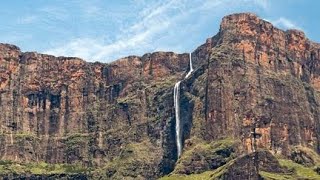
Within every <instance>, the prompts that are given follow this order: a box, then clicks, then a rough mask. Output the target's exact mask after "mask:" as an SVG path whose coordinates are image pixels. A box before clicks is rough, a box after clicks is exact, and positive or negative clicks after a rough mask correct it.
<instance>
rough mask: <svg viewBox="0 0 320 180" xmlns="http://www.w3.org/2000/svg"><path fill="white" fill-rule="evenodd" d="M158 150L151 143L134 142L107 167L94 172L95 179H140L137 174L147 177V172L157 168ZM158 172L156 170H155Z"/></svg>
mask: <svg viewBox="0 0 320 180" xmlns="http://www.w3.org/2000/svg"><path fill="white" fill-rule="evenodd" d="M157 153H158V152H157V148H155V147H154V145H153V144H151V142H150V141H147V140H145V141H143V142H134V143H130V144H128V145H127V146H125V147H124V149H123V150H122V151H121V152H120V154H119V156H118V157H116V158H115V159H113V160H111V161H109V162H108V163H107V164H106V166H105V167H103V168H100V169H97V170H95V171H93V172H92V174H93V177H94V178H102V179H110V178H112V179H125V178H126V177H130V178H135V179H136V178H139V177H140V176H138V175H137V174H139V175H141V176H145V175H144V173H146V171H145V170H144V169H149V168H151V167H156V165H155V164H153V163H154V162H157V161H156V160H157V157H158V155H157ZM154 172H156V170H154Z"/></svg>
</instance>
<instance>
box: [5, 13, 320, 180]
mask: <svg viewBox="0 0 320 180" xmlns="http://www.w3.org/2000/svg"><path fill="white" fill-rule="evenodd" d="M192 60H193V64H194V66H195V67H194V69H195V71H194V73H193V74H192V75H191V76H190V77H189V78H188V79H186V80H184V81H182V84H181V97H180V103H181V104H180V109H181V122H183V124H182V126H183V140H184V142H185V143H184V146H185V148H186V149H188V148H189V149H197V148H193V147H194V146H196V145H197V141H195V142H194V141H191V140H190V139H197V140H199V142H201V143H204V144H205V143H210V142H214V141H217V140H220V139H224V138H229V139H230V138H231V139H233V140H234V141H237V142H239V146H238V149H237V150H232V152H237V153H238V154H243V153H248V152H251V151H252V141H251V140H252V138H251V130H252V128H253V127H255V128H256V131H257V132H258V133H260V134H261V138H259V139H257V148H259V149H266V150H268V151H270V152H271V153H273V154H279V155H284V156H286V157H291V152H292V148H293V147H295V146H303V147H306V148H310V149H313V150H314V151H315V152H316V153H320V118H319V110H320V109H319V102H320V101H319V98H318V94H319V91H320V63H319V62H320V44H318V43H314V42H312V41H310V40H308V39H307V38H306V37H305V35H304V33H303V32H300V31H297V30H288V31H282V30H280V29H277V28H276V27H274V26H272V24H270V23H269V22H266V21H264V20H261V19H259V18H258V17H257V16H256V15H253V14H250V13H242V14H233V15H229V16H226V17H224V18H223V20H222V23H221V26H220V31H219V33H218V34H217V35H216V36H214V37H212V38H209V39H208V40H207V41H206V43H205V44H203V45H201V46H200V47H199V48H197V49H196V50H195V51H194V52H193V53H192ZM188 70H189V56H188V54H175V53H172V52H155V53H152V54H145V55H143V56H142V57H138V56H129V57H126V58H123V59H120V60H117V61H115V62H112V63H110V64H102V63H87V62H85V61H83V60H81V59H79V58H72V57H68V58H67V57H54V56H50V55H43V54H38V53H34V52H26V53H24V52H21V51H20V50H19V48H18V47H16V46H13V45H8V44H0V112H1V113H0V123H1V127H0V133H1V134H0V139H1V141H0V143H1V146H0V158H1V160H10V161H12V162H15V163H22V164H23V163H39V162H46V163H50V164H76V165H79V166H81V167H84V168H90V167H94V168H95V169H97V168H98V169H99V170H97V171H93V172H92V173H90V176H92V177H97V178H98V177H102V178H112V179H122V178H136V179H153V178H156V177H160V176H163V175H165V174H168V173H170V172H171V171H173V170H174V168H175V163H176V161H177V154H176V144H175V129H174V128H175V117H174V116H175V115H174V108H173V107H174V106H173V87H174V84H175V82H177V81H178V80H181V79H183V77H184V75H185V74H186V73H187V72H188ZM189 140H190V141H189ZM203 152H206V153H205V154H206V156H210V151H207V150H203ZM215 153H217V152H215ZM193 154H194V153H193ZM182 156H184V154H183V155H182ZM228 157H229V156H228ZM204 159H208V158H207V157H206V158H204ZM229 160H230V159H228V161H229ZM208 162H210V163H209V164H208V163H196V164H198V165H199V164H200V166H201V164H205V167H204V166H203V167H197V168H194V167H193V168H192V167H187V169H188V173H195V172H196V173H200V171H199V170H201V172H203V171H205V170H210V168H217V167H216V166H213V165H210V164H212V163H215V160H214V159H209V161H208ZM221 162H223V163H222V164H221V165H223V164H225V163H226V162H225V161H224V160H221ZM189 164H191V165H192V164H194V163H189ZM216 164H219V163H216ZM26 171H27V170H26ZM176 171H178V170H176ZM179 172H185V171H184V170H183V169H179ZM27 173H31V174H32V173H33V172H32V171H31V172H27Z"/></svg>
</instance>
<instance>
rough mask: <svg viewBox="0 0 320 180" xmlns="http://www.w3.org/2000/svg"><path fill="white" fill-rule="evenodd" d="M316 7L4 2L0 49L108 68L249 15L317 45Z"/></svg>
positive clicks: (299, 2) (210, 0) (188, 44)
mask: <svg viewBox="0 0 320 180" xmlns="http://www.w3.org/2000/svg"><path fill="white" fill-rule="evenodd" d="M319 7H320V1H318V0H90V1H87V0H51V1H47V0H29V1H27V0H26V1H20V0H10V1H3V2H1V6H0V27H1V28H0V42H2V43H10V44H15V45H17V46H19V47H20V48H21V49H22V51H37V52H40V53H47V54H53V55H56V56H77V57H80V58H83V59H85V60H87V61H102V62H110V61H113V60H116V59H118V58H121V57H124V56H128V55H143V54H144V53H147V52H153V51H174V52H177V53H183V52H190V51H193V50H194V49H195V48H196V47H197V46H199V45H200V44H202V43H203V42H205V39H206V38H208V37H211V36H213V35H214V34H216V33H217V32H218V29H219V24H220V21H221V18H222V17H223V16H225V15H228V14H231V13H236V12H253V13H256V14H258V15H259V16H260V17H261V18H263V19H267V20H268V21H270V22H272V23H273V24H275V25H276V26H277V27H280V28H282V29H290V28H297V29H301V30H303V31H304V32H305V33H306V34H307V36H308V37H309V38H310V39H312V40H314V41H316V42H320V33H319V32H320V23H319V17H320V14H319V12H318V9H319Z"/></svg>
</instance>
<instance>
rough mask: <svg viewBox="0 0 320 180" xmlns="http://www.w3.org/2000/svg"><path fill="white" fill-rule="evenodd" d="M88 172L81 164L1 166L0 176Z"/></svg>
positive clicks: (10, 164)
mask: <svg viewBox="0 0 320 180" xmlns="http://www.w3.org/2000/svg"><path fill="white" fill-rule="evenodd" d="M87 171H88V169H86V168H83V167H82V166H81V165H80V164H47V163H45V162H39V163H14V162H10V163H9V162H5V163H1V164H0V174H63V173H67V174H77V173H85V172H87Z"/></svg>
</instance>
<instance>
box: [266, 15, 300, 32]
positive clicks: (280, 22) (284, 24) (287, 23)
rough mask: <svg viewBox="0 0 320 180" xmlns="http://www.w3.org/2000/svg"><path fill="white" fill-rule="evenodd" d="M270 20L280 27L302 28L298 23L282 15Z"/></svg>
mask: <svg viewBox="0 0 320 180" xmlns="http://www.w3.org/2000/svg"><path fill="white" fill-rule="evenodd" d="M270 22H271V23H272V24H273V25H275V26H279V27H280V28H284V29H300V30H302V28H301V27H299V26H298V25H296V23H294V22H292V21H291V20H289V19H286V18H284V17H280V18H279V19H277V20H274V21H272V20H271V21H270Z"/></svg>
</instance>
